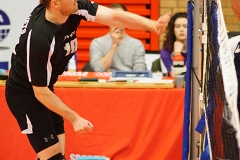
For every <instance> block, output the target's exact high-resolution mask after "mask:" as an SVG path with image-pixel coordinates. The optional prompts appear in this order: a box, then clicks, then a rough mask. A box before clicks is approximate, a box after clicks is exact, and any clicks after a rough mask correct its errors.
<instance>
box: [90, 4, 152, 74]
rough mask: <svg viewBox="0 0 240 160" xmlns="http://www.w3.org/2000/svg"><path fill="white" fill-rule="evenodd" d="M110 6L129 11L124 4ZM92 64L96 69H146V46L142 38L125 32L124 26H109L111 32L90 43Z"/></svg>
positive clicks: (98, 70)
mask: <svg viewBox="0 0 240 160" xmlns="http://www.w3.org/2000/svg"><path fill="white" fill-rule="evenodd" d="M109 8H112V9H115V10H124V11H127V9H126V7H125V6H124V5H122V4H112V5H110V7H109ZM90 66H91V67H92V69H93V70H94V71H97V72H104V71H111V70H122V71H144V70H147V67H146V63H145V48H144V46H143V44H142V43H141V41H140V40H138V39H135V38H133V37H131V36H129V35H128V34H126V33H125V29H124V28H119V27H117V26H109V33H107V34H106V35H104V36H102V37H99V38H95V39H93V41H92V42H91V44H90Z"/></svg>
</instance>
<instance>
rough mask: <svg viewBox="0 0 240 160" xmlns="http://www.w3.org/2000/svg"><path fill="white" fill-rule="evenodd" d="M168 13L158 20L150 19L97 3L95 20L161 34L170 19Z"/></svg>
mask: <svg viewBox="0 0 240 160" xmlns="http://www.w3.org/2000/svg"><path fill="white" fill-rule="evenodd" d="M170 15H171V13H170V12H169V13H167V14H165V15H163V16H161V17H160V18H159V19H158V20H151V19H148V18H145V17H142V16H140V15H137V14H134V13H131V12H126V11H120V10H112V9H110V8H107V7H104V6H101V5H99V6H98V10H97V15H96V19H95V22H98V23H101V24H106V25H109V26H118V27H120V28H129V29H134V30H147V31H151V32H156V33H157V34H162V33H163V31H164V28H165V27H166V26H167V22H168V21H169V19H170Z"/></svg>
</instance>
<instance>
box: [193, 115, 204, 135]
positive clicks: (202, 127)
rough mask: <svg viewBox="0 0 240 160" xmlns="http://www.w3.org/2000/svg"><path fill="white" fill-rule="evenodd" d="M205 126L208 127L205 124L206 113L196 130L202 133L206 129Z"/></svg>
mask: <svg viewBox="0 0 240 160" xmlns="http://www.w3.org/2000/svg"><path fill="white" fill-rule="evenodd" d="M205 125H206V123H205V113H203V114H202V116H201V119H200V120H199V122H198V125H197V127H196V129H195V130H196V131H197V132H198V133H202V131H203V129H204V128H205Z"/></svg>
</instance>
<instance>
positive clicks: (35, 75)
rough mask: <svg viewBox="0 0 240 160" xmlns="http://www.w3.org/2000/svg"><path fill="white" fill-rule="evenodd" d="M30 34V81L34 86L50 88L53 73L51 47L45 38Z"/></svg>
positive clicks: (28, 57)
mask: <svg viewBox="0 0 240 160" xmlns="http://www.w3.org/2000/svg"><path fill="white" fill-rule="evenodd" d="M30 33H31V34H29V37H28V42H27V43H28V45H27V73H28V79H29V81H30V82H31V84H32V85H34V86H42V87H43V86H48V85H49V81H50V78H51V73H52V72H51V71H52V66H51V64H50V63H49V59H50V57H51V45H50V44H48V41H47V40H45V39H44V36H38V33H37V32H34V31H32V32H30ZM36 44H37V45H36Z"/></svg>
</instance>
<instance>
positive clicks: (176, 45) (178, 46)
mask: <svg viewBox="0 0 240 160" xmlns="http://www.w3.org/2000/svg"><path fill="white" fill-rule="evenodd" d="M183 47H184V44H183V43H182V42H180V41H175V42H174V44H173V49H174V52H175V53H181V52H182V50H183Z"/></svg>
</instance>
